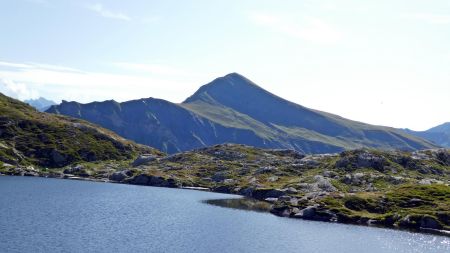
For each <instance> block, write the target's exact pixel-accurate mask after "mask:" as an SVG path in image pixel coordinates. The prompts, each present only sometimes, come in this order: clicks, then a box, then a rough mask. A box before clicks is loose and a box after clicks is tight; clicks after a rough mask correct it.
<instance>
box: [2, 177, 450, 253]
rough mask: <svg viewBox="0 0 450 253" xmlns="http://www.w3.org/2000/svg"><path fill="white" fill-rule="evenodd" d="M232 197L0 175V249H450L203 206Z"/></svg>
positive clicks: (402, 235) (416, 239)
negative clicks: (209, 201)
mask: <svg viewBox="0 0 450 253" xmlns="http://www.w3.org/2000/svg"><path fill="white" fill-rule="evenodd" d="M229 197H230V195H223V194H216V193H208V192H199V191H190V190H179V189H166V188H156V187H140V186H132V185H120V184H107V183H92V182H82V181H70V180H59V179H43V178H26V177H0V252H221V253H224V252H233V253H234V252H408V253H409V252H450V239H449V238H447V237H442V236H434V235H424V234H417V233H409V232H404V231H395V230H388V229H379V228H369V227H361V226H350V225H341V224H330V223H322V222H312V221H311V222H310V221H302V220H293V219H287V218H280V217H276V216H273V215H271V214H266V213H258V212H251V211H242V210H236V209H228V208H223V207H217V206H213V205H208V204H205V203H203V202H202V201H203V200H207V199H220V198H229Z"/></svg>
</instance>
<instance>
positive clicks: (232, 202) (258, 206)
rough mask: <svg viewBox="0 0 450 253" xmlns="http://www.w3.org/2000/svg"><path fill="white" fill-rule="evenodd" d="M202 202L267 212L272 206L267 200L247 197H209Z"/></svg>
mask: <svg viewBox="0 0 450 253" xmlns="http://www.w3.org/2000/svg"><path fill="white" fill-rule="evenodd" d="M203 203H206V204H209V205H213V206H220V207H226V208H233V209H239V210H247V211H256V212H268V211H270V208H271V206H272V205H271V204H269V203H267V202H264V201H259V200H255V199H248V198H237V199H210V200H205V201H203Z"/></svg>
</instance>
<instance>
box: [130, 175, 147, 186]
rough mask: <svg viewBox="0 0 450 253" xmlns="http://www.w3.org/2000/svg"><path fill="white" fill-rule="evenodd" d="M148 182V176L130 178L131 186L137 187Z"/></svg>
mask: <svg viewBox="0 0 450 253" xmlns="http://www.w3.org/2000/svg"><path fill="white" fill-rule="evenodd" d="M148 182H149V176H147V175H145V174H140V175H137V176H135V177H133V178H131V180H130V183H131V184H137V185H146V184H148Z"/></svg>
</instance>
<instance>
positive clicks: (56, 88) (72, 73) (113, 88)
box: [0, 61, 201, 102]
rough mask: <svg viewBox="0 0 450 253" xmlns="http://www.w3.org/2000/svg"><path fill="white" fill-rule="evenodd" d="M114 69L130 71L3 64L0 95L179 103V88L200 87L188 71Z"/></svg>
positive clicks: (143, 66) (132, 66) (147, 67)
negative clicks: (148, 98)
mask: <svg viewBox="0 0 450 253" xmlns="http://www.w3.org/2000/svg"><path fill="white" fill-rule="evenodd" d="M115 65H116V67H119V68H121V69H122V70H127V69H129V70H131V71H127V72H126V73H125V74H111V73H104V72H93V71H83V70H80V69H76V68H71V67H65V66H58V65H49V64H41V63H16V62H6V61H3V62H0V80H1V83H2V85H1V86H0V91H1V92H4V93H5V94H6V95H9V96H13V97H16V98H19V99H22V100H23V99H28V98H35V97H37V94H39V95H40V96H44V97H46V98H49V99H52V100H55V101H60V100H62V99H64V100H76V101H80V102H90V101H94V100H97V101H98V100H106V99H111V98H114V99H116V100H119V101H125V100H130V99H136V98H142V97H151V96H153V97H161V98H168V99H172V100H173V101H181V100H182V99H184V98H185V97H184V96H185V94H184V92H183V89H180V87H197V85H198V83H201V82H200V81H199V80H198V78H197V77H194V76H193V75H189V74H190V72H189V71H185V70H181V69H177V68H173V67H169V66H163V65H155V64H132V63H123V62H122V63H120V64H115ZM118 72H120V71H118ZM122 72H123V71H122ZM136 72H140V73H136ZM191 89H192V88H191Z"/></svg>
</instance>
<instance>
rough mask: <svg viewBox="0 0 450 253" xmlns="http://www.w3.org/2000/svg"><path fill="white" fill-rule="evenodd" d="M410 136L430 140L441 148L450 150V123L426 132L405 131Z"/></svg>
mask: <svg viewBox="0 0 450 253" xmlns="http://www.w3.org/2000/svg"><path fill="white" fill-rule="evenodd" d="M405 132H407V133H408V134H411V135H414V136H417V137H420V138H423V139H426V140H429V141H430V142H432V143H435V144H436V145H439V146H441V147H446V148H450V122H447V123H444V124H441V125H439V126H436V127H433V128H430V129H428V130H426V131H412V130H410V129H405Z"/></svg>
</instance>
